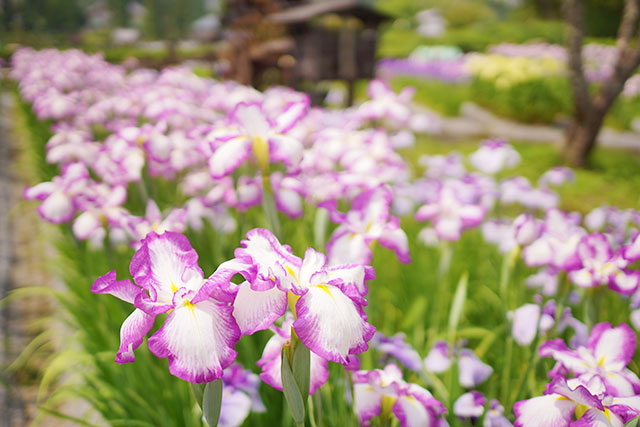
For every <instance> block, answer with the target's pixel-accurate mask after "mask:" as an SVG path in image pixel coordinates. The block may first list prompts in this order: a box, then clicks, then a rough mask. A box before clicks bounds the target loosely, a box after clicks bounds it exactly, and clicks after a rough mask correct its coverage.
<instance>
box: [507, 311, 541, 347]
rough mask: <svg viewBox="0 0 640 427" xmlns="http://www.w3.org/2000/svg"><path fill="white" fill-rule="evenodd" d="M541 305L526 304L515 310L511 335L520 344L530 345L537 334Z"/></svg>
mask: <svg viewBox="0 0 640 427" xmlns="http://www.w3.org/2000/svg"><path fill="white" fill-rule="evenodd" d="M539 318H540V307H539V306H538V305H536V304H525V305H523V306H522V307H519V308H517V309H516V310H515V311H514V312H513V326H512V327H511V335H512V336H513V338H514V339H515V340H516V342H517V343H518V344H519V345H529V344H531V343H532V342H533V339H534V338H535V336H536V332H537V326H538V319H539Z"/></svg>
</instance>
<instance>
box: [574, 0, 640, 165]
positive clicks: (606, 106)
mask: <svg viewBox="0 0 640 427" xmlns="http://www.w3.org/2000/svg"><path fill="white" fill-rule="evenodd" d="M564 12H565V16H566V19H567V23H568V24H569V32H568V34H567V36H568V37H567V53H568V58H567V59H568V66H569V82H570V83H571V89H572V93H573V105H574V112H573V119H572V122H571V124H570V125H569V128H568V129H567V138H566V141H565V142H566V143H565V147H564V158H565V161H566V162H567V163H569V164H570V165H572V166H578V167H582V166H585V165H586V163H587V159H588V157H589V155H590V154H591V152H592V151H593V148H594V147H595V144H596V138H597V137H598V133H599V132H600V128H601V127H602V123H603V121H604V117H605V115H606V114H607V112H608V111H609V110H610V109H611V106H612V105H613V103H614V102H615V100H616V98H617V97H618V95H620V92H622V89H623V88H624V84H625V82H626V81H627V79H628V78H629V77H631V75H632V74H633V71H634V70H635V69H636V68H637V67H638V65H639V64H640V46H638V43H640V31H639V32H638V33H637V34H636V28H637V24H638V17H639V15H640V6H639V5H638V0H625V8H624V14H623V17H622V22H621V24H620V28H619V31H618V40H617V46H618V58H617V59H616V62H615V64H614V67H613V71H612V73H611V75H610V76H609V77H608V78H607V79H606V80H605V81H604V82H602V85H601V87H600V89H599V90H598V93H597V94H596V95H595V96H593V97H592V96H591V95H590V94H589V87H588V84H587V81H586V78H585V75H584V70H583V67H582V39H583V31H584V29H583V25H582V19H583V4H582V0H565V2H564ZM634 34H635V37H637V39H638V40H637V41H636V43H635V44H633V43H631V41H632V38H633V37H634ZM630 43H631V44H630Z"/></svg>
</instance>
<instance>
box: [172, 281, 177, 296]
mask: <svg viewBox="0 0 640 427" xmlns="http://www.w3.org/2000/svg"><path fill="white" fill-rule="evenodd" d="M171 292H173V293H174V294H175V293H176V292H178V287H177V286H176V284H175V283H173V280H172V281H171Z"/></svg>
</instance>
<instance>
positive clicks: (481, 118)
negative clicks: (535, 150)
mask: <svg viewBox="0 0 640 427" xmlns="http://www.w3.org/2000/svg"><path fill="white" fill-rule="evenodd" d="M416 108H418V110H423V111H425V112H428V113H430V114H434V115H436V116H437V117H438V119H439V120H440V123H441V131H440V136H443V137H446V138H477V137H480V138H482V137H500V138H506V139H509V140H515V141H526V142H543V143H553V144H558V145H560V144H562V143H563V142H564V127H563V126H562V125H557V126H548V125H530V124H523V123H518V122H514V121H511V120H507V119H504V118H500V117H498V116H495V115H494V114H492V113H490V112H489V111H487V110H485V109H483V108H481V107H479V106H478V105H476V104H473V103H470V102H467V103H465V104H463V105H462V108H461V109H460V113H461V115H460V117H453V118H451V117H444V116H440V115H439V114H438V113H436V112H434V111H432V110H430V109H428V108H426V107H424V106H417V107H416ZM598 143H599V144H600V145H601V146H603V147H613V148H623V149H633V150H640V133H637V132H618V131H615V130H613V129H609V128H603V129H602V131H601V132H600V135H599V136H598Z"/></svg>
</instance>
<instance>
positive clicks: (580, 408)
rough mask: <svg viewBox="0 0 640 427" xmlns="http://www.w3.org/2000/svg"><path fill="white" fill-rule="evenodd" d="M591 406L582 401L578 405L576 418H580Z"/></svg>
mask: <svg viewBox="0 0 640 427" xmlns="http://www.w3.org/2000/svg"><path fill="white" fill-rule="evenodd" d="M589 409H590V408H589V407H588V406H586V405H583V404H581V403H579V404H578V406H576V419H577V420H579V419H580V418H581V417H582V416H583V415H584V414H585V412H587V411H588V410H589Z"/></svg>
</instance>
